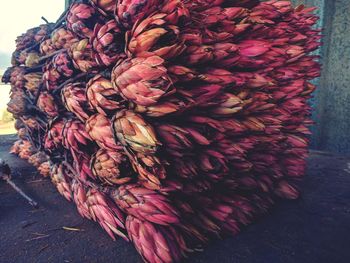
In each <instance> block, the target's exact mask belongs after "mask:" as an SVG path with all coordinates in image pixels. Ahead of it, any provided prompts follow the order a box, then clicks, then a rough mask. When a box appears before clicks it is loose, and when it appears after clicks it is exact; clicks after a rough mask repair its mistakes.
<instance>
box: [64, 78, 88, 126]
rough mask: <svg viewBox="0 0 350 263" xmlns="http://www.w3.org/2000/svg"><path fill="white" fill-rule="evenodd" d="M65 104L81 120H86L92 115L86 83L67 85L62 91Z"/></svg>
mask: <svg viewBox="0 0 350 263" xmlns="http://www.w3.org/2000/svg"><path fill="white" fill-rule="evenodd" d="M61 97H62V101H63V103H64V106H65V107H66V109H67V110H69V111H70V112H73V113H74V114H75V115H76V116H77V117H78V118H79V119H80V120H81V121H86V120H87V119H88V118H89V115H90V107H89V104H88V102H87V100H86V96H85V83H73V84H68V85H66V86H65V87H64V88H63V89H62V91H61Z"/></svg>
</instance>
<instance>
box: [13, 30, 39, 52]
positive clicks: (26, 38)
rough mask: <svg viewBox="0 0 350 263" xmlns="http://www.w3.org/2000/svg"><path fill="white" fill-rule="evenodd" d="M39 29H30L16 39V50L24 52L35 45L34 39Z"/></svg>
mask: <svg viewBox="0 0 350 263" xmlns="http://www.w3.org/2000/svg"><path fill="white" fill-rule="evenodd" d="M37 30H38V29H37V28H30V29H28V30H27V32H25V33H24V34H22V35H20V36H18V37H17V39H16V50H23V49H25V48H27V47H29V46H31V45H33V43H35V41H34V37H35V34H36V32H37Z"/></svg>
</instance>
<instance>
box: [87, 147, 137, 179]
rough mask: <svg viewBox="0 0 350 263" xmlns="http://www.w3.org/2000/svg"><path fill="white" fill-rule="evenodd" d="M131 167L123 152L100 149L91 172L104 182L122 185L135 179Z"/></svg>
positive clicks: (92, 160)
mask: <svg viewBox="0 0 350 263" xmlns="http://www.w3.org/2000/svg"><path fill="white" fill-rule="evenodd" d="M131 169H132V168H131V165H130V162H129V159H128V157H127V156H126V155H125V153H124V152H123V150H113V151H109V150H104V149H99V150H98V151H97V152H96V153H95V154H94V155H93V157H92V159H91V170H92V172H93V174H94V175H95V176H96V177H97V178H99V179H100V180H101V181H102V182H104V183H107V184H110V185H113V184H117V185H121V184H125V183H128V182H130V181H131V180H132V179H133V176H132V175H133V174H132V171H131Z"/></svg>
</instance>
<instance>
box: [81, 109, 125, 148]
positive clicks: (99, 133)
mask: <svg viewBox="0 0 350 263" xmlns="http://www.w3.org/2000/svg"><path fill="white" fill-rule="evenodd" d="M85 128H86V131H87V133H88V134H89V135H90V137H91V138H92V139H93V140H94V141H95V142H96V143H97V145H98V146H100V148H102V149H105V150H111V151H113V150H120V149H122V146H121V145H118V144H117V143H116V142H115V140H114V138H113V133H112V128H111V121H110V120H109V119H108V118H107V117H106V116H104V115H102V114H99V113H97V114H95V115H92V116H91V117H90V118H88V119H87V120H86V123H85Z"/></svg>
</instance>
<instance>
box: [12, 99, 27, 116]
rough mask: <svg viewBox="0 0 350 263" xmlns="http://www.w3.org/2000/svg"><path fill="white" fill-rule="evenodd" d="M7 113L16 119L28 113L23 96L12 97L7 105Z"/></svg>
mask: <svg viewBox="0 0 350 263" xmlns="http://www.w3.org/2000/svg"><path fill="white" fill-rule="evenodd" d="M7 111H8V112H11V113H12V114H13V115H14V116H17V117H18V116H22V115H24V114H26V113H27V111H28V102H27V100H26V98H25V97H24V95H20V96H15V97H13V98H12V99H11V100H10V102H9V103H7Z"/></svg>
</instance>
